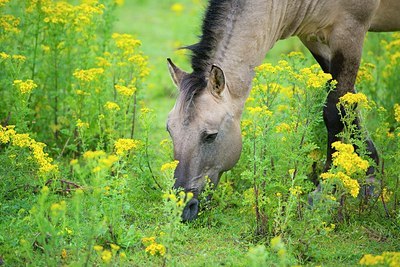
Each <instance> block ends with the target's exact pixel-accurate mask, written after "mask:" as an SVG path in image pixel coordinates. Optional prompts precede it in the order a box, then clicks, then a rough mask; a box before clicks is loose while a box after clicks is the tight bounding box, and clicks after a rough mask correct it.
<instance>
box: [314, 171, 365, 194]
mask: <svg viewBox="0 0 400 267" xmlns="http://www.w3.org/2000/svg"><path fill="white" fill-rule="evenodd" d="M320 177H321V178H322V179H338V180H339V181H340V182H341V183H342V184H343V187H344V188H345V189H346V191H347V192H349V194H350V195H351V196H352V197H354V198H355V197H357V196H358V193H359V192H360V184H359V183H358V181H357V180H355V179H351V178H350V177H349V176H348V175H346V174H345V173H343V172H338V173H326V172H325V173H322V174H321V175H320Z"/></svg>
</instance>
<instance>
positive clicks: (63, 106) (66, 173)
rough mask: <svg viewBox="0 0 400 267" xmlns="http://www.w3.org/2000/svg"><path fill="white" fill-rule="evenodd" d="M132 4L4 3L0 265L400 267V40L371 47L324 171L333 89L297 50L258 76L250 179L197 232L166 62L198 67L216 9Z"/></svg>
mask: <svg viewBox="0 0 400 267" xmlns="http://www.w3.org/2000/svg"><path fill="white" fill-rule="evenodd" d="M128 2H129V3H128ZM123 4H124V3H123V1H121V0H99V1H97V0H82V1H73V0H71V1H54V0H21V1H17V0H0V74H1V75H0V106H1V109H0V123H1V126H0V180H1V182H0V200H1V202H0V218H1V220H0V265H2V264H4V265H6V266H20V265H28V266H60V265H62V266H82V265H95V266H109V265H110V266H144V265H149V266H216V265H229V266H296V265H311V266H316V265H322V266H338V265H343V266H351V265H358V264H362V265H377V266H398V265H399V264H400V252H399V251H400V243H399V240H400V210H399V194H400V188H399V179H400V167H399V166H400V162H399V160H400V106H399V103H400V96H399V94H396V90H398V85H399V84H400V81H399V78H400V76H399V75H398V73H400V35H399V34H398V33H397V34H396V33H395V34H379V35H378V34H370V35H368V40H367V43H366V49H365V54H364V57H363V63H362V66H361V68H360V72H359V75H358V78H357V90H358V92H359V93H357V94H348V95H346V96H344V97H343V98H342V99H341V103H340V104H341V105H342V106H343V108H344V109H345V110H346V115H343V117H342V119H343V122H344V123H345V125H346V127H345V131H344V132H343V133H342V134H341V141H340V142H336V143H335V144H334V145H335V148H336V150H337V152H336V153H335V155H334V161H333V167H332V168H331V169H330V170H329V171H326V172H325V171H324V162H325V153H326V152H325V151H326V140H325V139H326V133H325V131H326V130H325V126H324V125H323V122H322V107H323V105H324V101H325V97H326V95H327V89H328V90H333V89H334V86H335V81H332V82H329V83H328V85H327V81H329V80H330V78H331V77H330V76H329V75H327V74H324V73H323V72H322V71H321V70H320V68H319V67H318V66H317V65H315V62H314V61H313V59H312V58H311V57H310V55H309V54H307V53H301V52H290V51H291V50H293V49H296V48H297V47H298V43H296V42H295V41H294V40H290V41H289V42H286V43H285V42H283V43H282V44H281V45H280V46H277V48H275V49H274V50H273V51H271V53H270V54H269V56H268V57H267V59H266V63H265V64H263V65H261V66H259V67H257V68H256V76H255V78H254V82H253V87H254V88H253V90H252V92H251V95H250V97H249V99H248V101H247V103H246V108H245V114H244V117H243V120H242V134H243V140H244V146H243V152H242V157H241V159H240V161H239V163H238V164H237V166H236V167H235V168H234V169H233V170H231V171H229V172H227V173H226V174H225V175H224V176H223V178H222V182H221V184H220V185H219V187H218V189H217V190H216V191H215V192H212V190H211V189H210V188H211V187H209V188H206V193H205V194H203V195H207V194H208V193H212V194H213V198H212V201H207V199H206V198H205V197H204V199H202V200H201V203H202V210H201V213H200V216H199V218H198V219H197V220H196V221H194V222H192V223H182V222H181V220H180V214H181V211H182V209H183V207H184V205H185V202H186V201H187V200H188V199H190V197H191V196H190V194H188V195H185V194H184V193H179V192H173V191H171V190H170V188H171V187H172V184H173V170H174V168H175V166H176V164H177V162H176V161H173V157H172V144H171V141H170V140H169V138H168V136H167V133H166V131H165V130H164V128H165V118H166V115H167V112H168V109H170V108H171V107H172V105H173V101H174V98H175V96H176V92H175V89H174V88H173V86H172V82H170V80H169V77H168V71H167V68H166V62H165V58H166V57H173V58H174V60H175V61H177V62H178V64H179V65H183V66H184V68H186V69H189V65H188V61H187V57H186V56H185V53H186V52H185V51H184V50H178V51H176V50H175V49H176V48H177V47H180V46H182V45H185V44H190V43H193V42H195V39H196V34H197V33H198V30H199V28H200V26H199V25H200V21H201V13H202V10H203V5H204V1H199V0H198V1H196V0H192V1H191V0H181V1H179V2H174V1H169V0H168V1H151V0H135V1H126V3H125V7H124V8H121V7H120V6H121V5H123ZM117 18H118V19H119V21H117ZM128 31H129V32H131V33H132V34H126V33H125V32H128ZM282 52H284V53H285V55H282V56H280V54H281V53H282ZM327 87H328V88H327ZM357 114H360V115H361V117H362V121H363V128H362V129H357V128H354V127H352V124H351V122H352V121H353V120H354V116H356V115H357ZM367 130H368V132H367ZM368 133H369V134H368ZM367 135H369V136H370V137H371V138H372V139H373V140H374V142H375V145H376V146H377V148H378V150H379V153H380V159H381V161H380V164H379V165H376V164H375V163H374V162H373V161H372V160H370V159H369V157H368V153H367V152H366V149H365V145H364V140H365V138H366V136H367ZM353 145H354V146H353ZM354 147H356V148H357V149H356V150H355V149H354ZM371 166H373V167H375V169H376V178H377V179H376V181H375V182H374V181H371V180H370V179H368V177H365V171H366V169H367V168H369V167H371ZM316 180H321V181H322V189H321V190H320V191H318V192H317V191H315V184H314V183H315V182H316ZM366 190H369V191H370V194H366V193H365V192H366ZM310 202H312V203H310Z"/></svg>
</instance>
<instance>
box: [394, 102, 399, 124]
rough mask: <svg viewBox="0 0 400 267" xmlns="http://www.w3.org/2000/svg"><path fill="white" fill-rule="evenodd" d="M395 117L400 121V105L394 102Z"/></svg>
mask: <svg viewBox="0 0 400 267" xmlns="http://www.w3.org/2000/svg"><path fill="white" fill-rule="evenodd" d="M394 119H395V120H396V121H397V122H400V105H399V104H397V103H396V104H394Z"/></svg>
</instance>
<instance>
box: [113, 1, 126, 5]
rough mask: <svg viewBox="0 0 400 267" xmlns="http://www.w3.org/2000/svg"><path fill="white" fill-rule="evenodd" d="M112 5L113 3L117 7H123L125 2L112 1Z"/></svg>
mask: <svg viewBox="0 0 400 267" xmlns="http://www.w3.org/2000/svg"><path fill="white" fill-rule="evenodd" d="M114 3H115V4H116V5H117V6H123V5H124V3H125V0H114Z"/></svg>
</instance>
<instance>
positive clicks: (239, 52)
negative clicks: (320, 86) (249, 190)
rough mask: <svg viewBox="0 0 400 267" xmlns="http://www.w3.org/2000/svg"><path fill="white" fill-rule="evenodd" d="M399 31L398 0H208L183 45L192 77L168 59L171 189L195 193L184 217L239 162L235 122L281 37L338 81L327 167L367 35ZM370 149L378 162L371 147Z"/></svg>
mask: <svg viewBox="0 0 400 267" xmlns="http://www.w3.org/2000/svg"><path fill="white" fill-rule="evenodd" d="M396 30H400V0H336V1H331V0H211V1H210V2H209V4H208V8H207V10H206V13H205V17H204V20H203V26H202V36H201V38H200V41H199V42H198V43H197V44H195V45H192V46H189V47H188V49H190V50H191V52H192V57H191V63H192V69H193V71H192V73H186V72H184V71H182V70H181V69H179V68H178V67H177V66H175V65H174V64H173V63H172V61H171V60H170V59H168V66H169V70H170V73H171V76H172V79H173V82H174V83H175V85H176V86H177V87H178V88H179V96H178V99H177V101H176V104H175V106H174V107H173V109H172V110H171V112H170V113H169V116H168V121H167V130H168V132H169V133H170V135H171V137H172V140H173V145H174V157H175V159H177V160H179V164H178V166H177V168H176V170H175V178H176V181H175V185H174V187H175V188H183V189H184V190H185V191H186V192H192V193H193V194H194V197H193V198H192V199H191V200H190V201H189V202H188V203H187V205H186V206H185V209H184V211H183V214H182V218H183V220H193V219H195V218H196V217H197V214H198V211H199V201H198V196H199V194H200V193H201V191H202V189H203V188H204V185H205V184H206V177H208V178H209V179H210V180H211V182H212V183H213V184H214V185H217V184H218V181H219V178H220V176H221V174H222V173H223V172H224V171H227V170H229V169H231V168H232V167H233V166H234V165H235V164H236V162H237V161H238V159H239V157H240V153H241V147H242V140H241V131H240V118H241V115H242V111H243V108H244V103H245V100H246V98H247V97H248V95H249V91H250V89H251V81H252V78H253V76H254V67H256V66H258V65H260V64H261V63H262V60H263V59H264V56H265V54H266V53H267V52H268V50H270V49H271V48H272V46H273V45H274V44H275V43H276V42H277V41H278V40H280V39H285V38H288V37H290V36H298V37H299V38H300V40H301V41H302V42H303V44H304V45H305V46H306V47H307V48H308V49H309V50H310V51H311V53H312V55H313V56H314V57H315V59H316V60H317V62H318V63H319V64H320V65H321V68H322V69H323V71H325V72H327V73H330V74H331V75H332V77H333V79H335V80H336V81H337V82H338V83H337V85H336V89H335V90H333V91H331V92H330V93H329V95H328V98H327V101H326V105H325V107H324V110H323V117H324V122H325V125H326V128H327V131H328V149H327V150H328V154H327V163H326V166H330V165H331V162H332V152H333V151H332V147H331V144H332V143H333V142H335V141H337V134H338V133H339V132H341V131H342V129H343V123H342V122H341V120H340V116H339V113H338V110H337V107H336V104H337V103H338V100H339V98H340V97H341V96H343V95H344V94H346V93H348V92H354V83H355V79H356V75H357V71H358V68H359V65H360V58H361V52H362V46H363V41H364V37H365V34H366V32H367V31H396ZM355 123H358V122H357V121H356V122H355ZM367 145H368V149H369V151H370V153H371V154H370V156H371V157H372V158H373V159H374V160H375V162H378V155H377V152H376V149H375V147H374V145H373V143H372V142H371V141H367ZM372 172H373V170H372Z"/></svg>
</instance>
